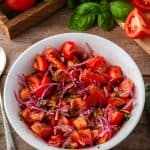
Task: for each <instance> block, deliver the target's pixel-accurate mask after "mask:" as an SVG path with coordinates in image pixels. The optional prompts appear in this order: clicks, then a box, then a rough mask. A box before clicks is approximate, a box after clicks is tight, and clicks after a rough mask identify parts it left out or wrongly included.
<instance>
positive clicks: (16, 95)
mask: <svg viewBox="0 0 150 150" xmlns="http://www.w3.org/2000/svg"><path fill="white" fill-rule="evenodd" d="M17 93H18V92H17V91H14V96H15V98H16V100H17V101H18V104H19V106H21V107H22V106H23V105H24V103H23V101H22V100H21V99H20V98H19V95H18V94H17Z"/></svg>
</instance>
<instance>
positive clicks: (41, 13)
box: [1, 0, 66, 39]
mask: <svg viewBox="0 0 150 150" xmlns="http://www.w3.org/2000/svg"><path fill="white" fill-rule="evenodd" d="M65 2H66V0H54V1H52V2H51V3H46V2H41V3H39V4H37V5H36V6H34V7H33V8H31V9H29V10H26V11H24V12H22V13H20V14H18V15H17V16H15V17H13V18H11V19H9V20H8V21H7V22H4V23H3V29H4V31H5V33H6V35H7V36H8V37H9V38H10V39H12V38H14V37H15V36H17V35H18V34H20V33H21V32H23V31H25V30H26V29H28V28H29V27H31V26H33V25H36V24H38V23H39V22H41V21H42V20H44V19H45V18H47V17H48V16H49V15H50V14H52V13H54V12H55V11H57V10H58V9H60V8H61V7H63V6H64V4H65ZM1 21H2V22H3V20H1Z"/></svg>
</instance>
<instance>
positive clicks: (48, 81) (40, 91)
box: [35, 75, 52, 98]
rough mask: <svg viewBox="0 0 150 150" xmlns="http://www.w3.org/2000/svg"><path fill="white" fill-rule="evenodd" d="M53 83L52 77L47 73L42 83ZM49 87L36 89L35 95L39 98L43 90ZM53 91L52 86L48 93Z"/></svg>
mask: <svg viewBox="0 0 150 150" xmlns="http://www.w3.org/2000/svg"><path fill="white" fill-rule="evenodd" d="M49 83H51V79H50V77H49V76H48V75H45V76H44V77H43V78H42V80H41V84H40V85H44V84H49ZM46 89H47V86H45V87H42V88H41V89H39V90H38V91H36V93H35V96H36V97H37V98H39V97H41V96H42V94H43V92H44V91H45V90H46ZM51 91H52V88H50V89H49V91H47V93H46V94H49V93H50V92H51Z"/></svg>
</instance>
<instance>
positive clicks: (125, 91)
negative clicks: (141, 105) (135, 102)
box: [119, 79, 134, 98]
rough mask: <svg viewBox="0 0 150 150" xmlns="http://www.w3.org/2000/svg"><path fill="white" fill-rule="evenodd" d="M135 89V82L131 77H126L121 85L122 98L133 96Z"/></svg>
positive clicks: (120, 93)
mask: <svg viewBox="0 0 150 150" xmlns="http://www.w3.org/2000/svg"><path fill="white" fill-rule="evenodd" d="M133 91H134V83H133V82H132V81H131V80H130V79H126V80H124V81H123V82H121V83H120V85H119V95H120V97H121V98H128V97H129V96H132V95H131V93H132V92H133Z"/></svg>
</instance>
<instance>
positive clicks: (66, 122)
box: [58, 116, 70, 125]
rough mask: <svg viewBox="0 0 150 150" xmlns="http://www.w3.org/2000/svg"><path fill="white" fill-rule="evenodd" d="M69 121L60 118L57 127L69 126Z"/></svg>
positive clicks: (62, 117)
mask: <svg viewBox="0 0 150 150" xmlns="http://www.w3.org/2000/svg"><path fill="white" fill-rule="evenodd" d="M69 122H70V121H69V120H68V119H67V118H66V117H65V116H61V118H60V119H59V120H58V125H69Z"/></svg>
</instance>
